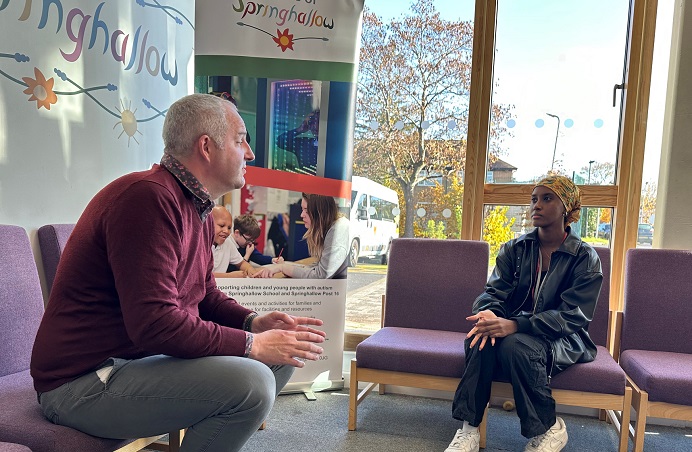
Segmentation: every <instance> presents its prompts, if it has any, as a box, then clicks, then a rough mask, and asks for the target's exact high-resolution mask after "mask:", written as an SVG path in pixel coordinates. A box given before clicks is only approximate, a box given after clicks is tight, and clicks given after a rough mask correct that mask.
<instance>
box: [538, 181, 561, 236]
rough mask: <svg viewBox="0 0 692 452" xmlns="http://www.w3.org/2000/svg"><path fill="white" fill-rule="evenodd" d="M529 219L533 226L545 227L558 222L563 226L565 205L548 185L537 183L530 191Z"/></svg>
mask: <svg viewBox="0 0 692 452" xmlns="http://www.w3.org/2000/svg"><path fill="white" fill-rule="evenodd" d="M531 220H532V221H533V225H534V226H535V227H547V226H550V225H552V224H554V223H559V224H560V226H561V227H564V222H565V206H564V205H562V201H561V200H560V198H559V197H558V196H557V195H556V194H555V192H554V191H552V190H551V189H549V188H548V187H544V186H542V185H539V186H538V187H536V188H534V189H533V192H532V193H531Z"/></svg>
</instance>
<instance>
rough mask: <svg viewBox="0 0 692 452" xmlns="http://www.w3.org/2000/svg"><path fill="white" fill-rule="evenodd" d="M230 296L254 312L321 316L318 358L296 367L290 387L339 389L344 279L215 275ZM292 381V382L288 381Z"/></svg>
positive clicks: (220, 286)
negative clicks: (319, 354) (320, 348)
mask: <svg viewBox="0 0 692 452" xmlns="http://www.w3.org/2000/svg"><path fill="white" fill-rule="evenodd" d="M216 284H217V286H218V287H219V289H221V290H222V291H223V292H224V293H226V294H227V295H228V296H229V297H232V298H234V299H235V300H236V301H238V303H240V304H241V305H243V306H245V307H246V308H249V309H252V310H254V311H256V312H257V313H259V314H260V315H261V314H266V313H269V312H272V311H281V312H285V313H287V314H290V315H294V316H297V317H313V318H318V319H321V320H322V321H323V322H324V324H323V325H322V327H321V328H320V329H322V330H323V331H324V332H325V333H326V334H327V336H326V338H325V341H324V342H323V343H322V344H321V346H322V347H323V349H324V352H323V353H322V355H321V356H320V359H319V360H318V361H314V362H312V361H309V362H306V363H305V367H303V368H300V369H296V371H295V373H294V374H293V377H292V378H291V380H290V382H289V383H290V384H289V385H288V386H287V387H286V390H287V391H288V392H290V391H307V390H312V391H316V390H325V389H339V387H338V386H337V384H342V381H341V380H342V377H341V376H342V367H343V346H344V322H345V310H344V306H345V305H344V303H343V299H344V296H345V294H346V280H321V281H314V280H301V281H291V280H286V279H251V278H244V279H221V278H220V279H217V280H216ZM291 384H292V385H291Z"/></svg>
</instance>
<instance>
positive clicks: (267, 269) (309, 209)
mask: <svg viewBox="0 0 692 452" xmlns="http://www.w3.org/2000/svg"><path fill="white" fill-rule="evenodd" d="M301 207H302V209H303V210H302V212H301V214H300V218H302V220H303V222H305V227H306V228H307V229H308V230H307V231H306V232H305V235H304V236H303V238H304V239H305V240H306V241H307V242H308V251H309V252H310V256H312V257H315V258H317V262H316V263H315V264H314V265H299V264H295V263H292V262H283V263H279V264H271V265H265V266H264V267H262V269H261V271H260V272H258V273H256V274H255V275H254V277H264V278H268V277H271V276H272V275H274V273H277V272H282V273H283V274H284V275H286V276H288V277H290V278H320V279H330V278H334V279H342V278H345V277H346V268H347V267H348V220H347V219H346V218H344V217H342V216H341V215H339V209H338V207H337V205H336V201H334V198H332V197H331V196H323V195H310V194H307V193H303V199H302V200H301Z"/></svg>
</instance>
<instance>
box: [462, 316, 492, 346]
mask: <svg viewBox="0 0 692 452" xmlns="http://www.w3.org/2000/svg"><path fill="white" fill-rule="evenodd" d="M497 318H498V317H497V315H495V313H494V312H493V311H490V310H486V311H481V312H479V313H478V314H475V315H470V316H468V317H466V320H468V321H470V322H476V323H475V324H474V325H473V328H471V331H469V332H468V333H467V334H466V337H467V338H469V337H472V336H474V338H473V340H472V341H471V348H473V347H474V346H475V345H476V344H477V343H478V341H479V340H480V341H481V344H480V346H479V348H478V350H483V347H485V343H486V342H487V341H488V335H487V334H484V333H483V332H482V331H481V327H482V326H483V325H482V324H483V322H485V321H487V320H491V319H497ZM490 345H495V338H494V337H493V338H490Z"/></svg>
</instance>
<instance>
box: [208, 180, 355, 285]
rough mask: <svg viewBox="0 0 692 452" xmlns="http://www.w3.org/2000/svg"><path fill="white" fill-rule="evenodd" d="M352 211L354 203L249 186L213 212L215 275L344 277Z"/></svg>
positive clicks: (227, 198)
mask: <svg viewBox="0 0 692 452" xmlns="http://www.w3.org/2000/svg"><path fill="white" fill-rule="evenodd" d="M350 210H351V209H350V199H344V198H338V197H333V196H329V195H321V194H318V193H305V192H302V191H293V190H282V189H277V188H271V187H264V186H258V185H251V184H246V185H245V186H244V187H243V188H242V189H241V190H240V191H238V192H235V193H232V194H229V195H227V196H226V197H224V199H223V200H222V202H221V205H220V206H217V207H216V208H214V210H213V211H212V216H213V217H214V225H215V226H214V227H215V231H214V232H215V235H214V248H213V249H212V252H213V255H214V273H215V276H216V277H217V278H219V277H222V278H235V277H238V278H245V277H247V276H252V277H254V278H270V277H271V278H294V279H344V278H346V274H347V267H348V264H349V261H348V255H349V243H350V241H349V230H350V228H349V213H350ZM236 250H237V251H236Z"/></svg>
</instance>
